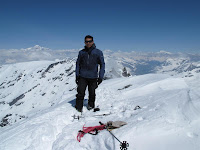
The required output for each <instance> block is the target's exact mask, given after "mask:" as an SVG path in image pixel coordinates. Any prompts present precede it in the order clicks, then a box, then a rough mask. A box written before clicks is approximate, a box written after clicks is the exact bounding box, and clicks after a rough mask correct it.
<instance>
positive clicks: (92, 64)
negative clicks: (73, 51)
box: [76, 44, 105, 79]
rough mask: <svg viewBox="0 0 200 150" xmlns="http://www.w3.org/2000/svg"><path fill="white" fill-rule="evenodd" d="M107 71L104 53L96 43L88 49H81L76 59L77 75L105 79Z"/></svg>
mask: <svg viewBox="0 0 200 150" xmlns="http://www.w3.org/2000/svg"><path fill="white" fill-rule="evenodd" d="M98 65H100V71H99V72H98ZM104 73H105V62H104V57H103V53H102V51H101V50H99V49H97V48H96V46H95V44H93V46H92V47H91V48H90V49H88V48H87V47H85V49H83V50H81V51H79V54H78V58H77V61H76V76H78V77H79V76H81V77H84V78H91V79H94V78H100V79H103V76H104Z"/></svg>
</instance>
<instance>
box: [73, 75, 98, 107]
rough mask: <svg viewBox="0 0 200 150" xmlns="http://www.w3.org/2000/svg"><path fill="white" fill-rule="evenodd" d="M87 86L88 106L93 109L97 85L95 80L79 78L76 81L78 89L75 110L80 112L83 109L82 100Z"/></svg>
mask: <svg viewBox="0 0 200 150" xmlns="http://www.w3.org/2000/svg"><path fill="white" fill-rule="evenodd" d="M87 86H88V92H89V99H88V105H89V106H90V107H93V108H94V107H95V97H96V94H95V89H96V88H97V87H98V85H97V79H89V78H83V77H80V78H79V80H78V88H77V93H78V94H76V106H75V107H76V109H78V110H82V108H83V100H84V97H85V90H86V88H87Z"/></svg>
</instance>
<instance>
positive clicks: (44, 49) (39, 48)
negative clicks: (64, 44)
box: [22, 45, 50, 51]
mask: <svg viewBox="0 0 200 150" xmlns="http://www.w3.org/2000/svg"><path fill="white" fill-rule="evenodd" d="M22 50H24V51H46V50H50V49H49V48H46V47H42V46H40V45H35V46H33V47H29V48H26V49H22Z"/></svg>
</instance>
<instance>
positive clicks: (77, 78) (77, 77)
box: [76, 76, 79, 84]
mask: <svg viewBox="0 0 200 150" xmlns="http://www.w3.org/2000/svg"><path fill="white" fill-rule="evenodd" d="M78 81H79V76H76V84H78Z"/></svg>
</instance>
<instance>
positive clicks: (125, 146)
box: [99, 121, 129, 150]
mask: <svg viewBox="0 0 200 150" xmlns="http://www.w3.org/2000/svg"><path fill="white" fill-rule="evenodd" d="M99 123H100V125H103V123H102V122H101V121H99ZM105 127H106V130H107V131H108V132H109V133H110V134H111V135H112V136H113V137H114V138H115V139H116V140H117V141H118V142H119V143H120V149H121V150H127V149H128V148H127V147H129V144H128V143H127V142H126V141H123V142H121V141H120V140H119V139H118V138H117V137H116V136H115V135H114V134H113V133H112V132H111V131H109V130H108V127H107V126H105Z"/></svg>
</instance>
